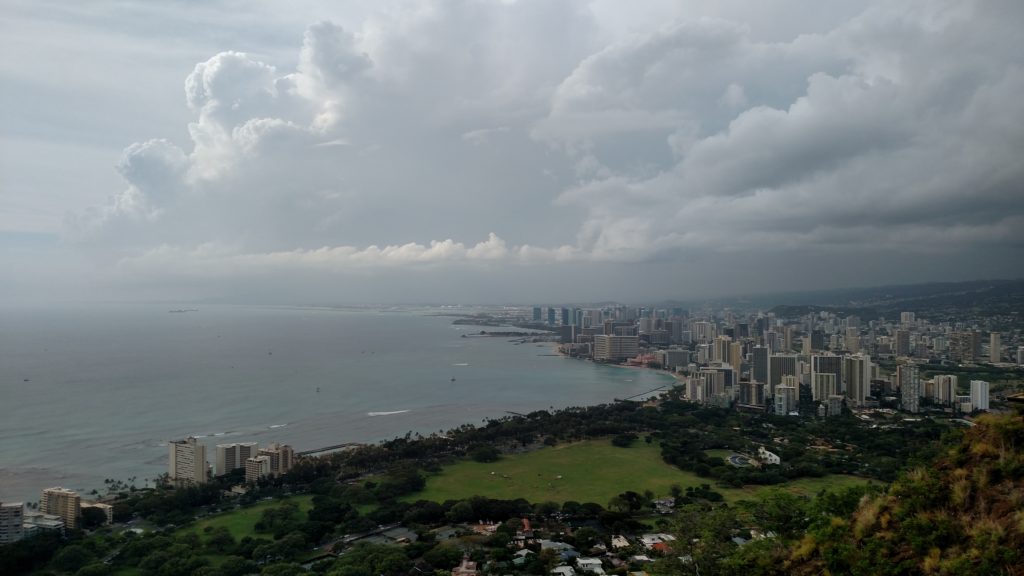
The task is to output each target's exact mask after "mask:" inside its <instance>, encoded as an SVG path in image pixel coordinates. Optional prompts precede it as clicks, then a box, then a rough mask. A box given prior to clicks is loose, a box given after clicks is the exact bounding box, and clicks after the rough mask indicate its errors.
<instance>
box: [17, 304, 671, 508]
mask: <svg viewBox="0 0 1024 576" xmlns="http://www.w3.org/2000/svg"><path fill="white" fill-rule="evenodd" d="M171 310H180V311H179V312H171ZM184 310H188V311H184ZM448 311H450V310H448V309H440V308H437V309H422V308H420V309H369V308H367V309H363V308H359V309H356V308H303V307H281V306H231V305H185V306H180V307H179V306H173V305H172V306H168V305H158V304H131V305H128V304H126V305H97V306H88V307H61V308H48V309H4V310H0V319H2V322H0V500H3V501H18V500H21V501H35V500H38V498H39V492H40V490H42V489H43V488H46V487H50V486H58V485H60V486H64V487H67V488H71V489H74V490H78V491H80V492H81V493H82V495H83V496H87V494H88V493H89V492H90V491H91V490H93V489H98V490H100V491H101V492H102V490H103V488H104V484H103V481H104V479H106V478H114V479H117V480H127V479H129V478H132V477H134V478H135V479H136V480H135V483H136V485H138V486H140V487H141V486H143V485H144V483H145V481H146V480H147V479H152V478H154V477H156V476H158V475H159V474H161V473H163V472H165V471H166V468H167V442H168V441H170V440H174V439H180V438H185V437H188V436H195V437H196V438H198V439H200V440H201V441H203V442H204V443H205V444H206V445H207V447H208V450H207V458H208V459H209V460H210V461H211V463H212V461H213V460H214V446H215V445H216V444H223V443H230V442H251V441H255V442H259V443H260V445H266V444H268V443H270V442H281V443H287V444H291V445H292V446H293V447H294V448H295V450H296V451H306V450H313V449H317V448H321V447H324V446H329V445H335V444H341V443H350V442H354V443H369V442H377V441H381V440H386V439H390V438H394V437H396V436H402V435H405V434H406V433H413V434H416V433H419V434H423V435H429V434H431V433H435V432H442V431H445V430H449V429H451V428H454V427H457V426H460V425H463V424H481V423H483V422H484V421H486V419H488V418H500V417H503V416H507V415H509V413H526V412H530V411H534V410H541V409H549V408H556V409H557V408H564V407H568V406H584V405H591V404H599V403H604V402H611V401H613V400H614V399H615V398H625V397H629V396H632V395H635V394H640V393H643V392H647V391H649V390H652V389H655V388H658V387H660V386H665V385H669V384H671V383H672V382H673V379H672V377H671V376H670V375H668V374H661V373H657V372H655V371H650V370H628V369H623V368H620V367H612V366H603V365H600V364H594V363H591V362H586V361H580V360H575V359H569V358H564V357H561V356H558V355H556V354H554V353H553V350H552V347H553V345H552V344H550V343H543V344H534V343H524V344H515V343H513V342H512V340H514V339H513V338H503V337H478V336H477V337H473V336H472V335H473V334H478V333H479V332H480V330H491V331H493V330H495V328H493V327H481V326H471V325H455V324H452V320H453V318H452V317H449V316H440V315H437V314H440V313H444V312H448ZM463 335H466V336H467V337H463Z"/></svg>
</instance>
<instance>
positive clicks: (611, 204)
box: [0, 0, 1024, 304]
mask: <svg viewBox="0 0 1024 576" xmlns="http://www.w3.org/2000/svg"><path fill="white" fill-rule="evenodd" d="M1022 22H1024V3H1021V2H1019V1H1018V0H1003V1H999V0H993V1H970V0H955V1H945V0H932V1H909V2H886V1H879V2H872V1H856V0H853V1H849V2H842V3H839V2H820V1H819V0H810V1H763V2H739V1H729V0H726V1H713V0H708V1H671V2H657V1H645V2H642V3H637V2H628V3H626V2H618V1H612V0H593V1H576V2H574V1H560V2H552V1H550V0H534V1H526V0H519V1H493V2H489V1H483V0H436V1H424V2H394V1H387V0H384V1H368V2H331V3H328V2H322V3H315V2H276V1H269V0H268V1H264V2H259V1H254V2H249V1H245V2H243V1H241V0H237V1H233V0H226V1H210V2H197V1H189V0H177V1H166V2H143V1H137V0H118V1H105V0H97V1H93V2H77V1H54V0H5V2H3V4H2V5H0V54H3V57H2V58H0V300H3V301H4V302H7V303H21V302H25V303H29V302H32V303H44V304H45V303H47V302H57V301H60V302H65V301H87V302H88V301H121V300H132V301H135V300H140V301H153V300H160V301H165V300H175V301H187V300H204V299H217V300H224V301H239V302H267V303H337V304H358V303H399V302H403V303H423V302H435V303H467V304H468V303H500V302H516V303H524V304H529V303H537V304H542V303H552V304H554V303H566V302H586V301H598V300H619V301H640V300H652V299H691V298H703V297H715V296H723V295H732V294H757V293H766V292H782V291H803V290H816V289H828V288H838V287H852V286H871V285H884V284H903V283H917V282H929V281H947V280H966V279H979V278H1015V277H1021V276H1024V264H1022V259H1021V256H1022V255H1024V188H1022V186H1024V160H1022V159H1024V96H1022V94H1024V27H1022V26H1021V23H1022Z"/></svg>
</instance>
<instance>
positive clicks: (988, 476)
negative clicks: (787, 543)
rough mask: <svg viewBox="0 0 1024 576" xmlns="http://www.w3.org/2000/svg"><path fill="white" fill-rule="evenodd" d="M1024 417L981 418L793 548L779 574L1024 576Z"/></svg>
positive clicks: (805, 537) (810, 533) (811, 532)
mask: <svg viewBox="0 0 1024 576" xmlns="http://www.w3.org/2000/svg"><path fill="white" fill-rule="evenodd" d="M1022 451H1024V417H1022V416H1021V415H1016V416H986V417H984V418H981V419H979V420H978V426H976V427H974V428H972V429H971V430H969V431H968V432H967V433H966V434H965V435H964V438H963V441H962V442H960V443H959V444H956V445H954V446H953V447H952V448H950V449H948V450H947V451H946V452H945V453H943V454H942V455H941V456H939V457H938V458H936V460H935V461H934V462H933V464H932V465H931V466H922V467H915V468H912V469H910V470H908V471H907V472H905V473H904V474H902V475H901V476H900V478H898V479H897V480H896V481H895V482H894V483H893V484H892V485H891V486H890V487H889V489H888V490H886V491H885V492H883V493H881V494H878V495H875V496H866V497H865V498H864V499H863V500H862V501H861V503H860V505H859V506H858V508H857V510H856V511H855V512H854V513H853V514H852V516H850V517H847V518H832V519H831V521H830V522H828V524H827V525H825V526H822V527H820V528H818V529H816V530H812V531H810V532H809V533H808V534H807V535H805V536H804V538H803V539H802V540H801V541H799V542H798V543H796V544H794V545H793V546H792V547H791V548H790V550H789V557H788V558H786V559H784V561H783V562H782V565H781V566H780V567H781V568H783V570H784V572H785V573H789V574H797V575H811V574H864V575H868V574H871V575H878V574H950V575H953V574H956V575H961V576H962V575H970V574H977V575H979V576H981V575H986V576H988V575H993V574H1024V453H1022Z"/></svg>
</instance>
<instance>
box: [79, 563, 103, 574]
mask: <svg viewBox="0 0 1024 576" xmlns="http://www.w3.org/2000/svg"><path fill="white" fill-rule="evenodd" d="M109 574H110V566H107V565H106V564H104V563H102V562H93V563H92V564H89V565H88V566H83V567H82V568H80V569H79V570H78V572H75V576H108V575H109Z"/></svg>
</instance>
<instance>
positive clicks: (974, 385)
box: [971, 380, 988, 411]
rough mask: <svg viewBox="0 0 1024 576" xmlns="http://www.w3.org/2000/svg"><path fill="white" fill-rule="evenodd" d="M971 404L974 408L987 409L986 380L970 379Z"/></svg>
mask: <svg viewBox="0 0 1024 576" xmlns="http://www.w3.org/2000/svg"><path fill="white" fill-rule="evenodd" d="M971 405H972V406H974V409H975V410H986V411H987V410H988V382H986V381H984V380H971Z"/></svg>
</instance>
